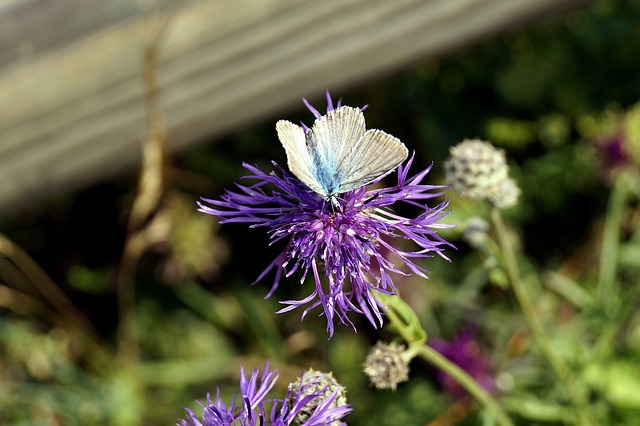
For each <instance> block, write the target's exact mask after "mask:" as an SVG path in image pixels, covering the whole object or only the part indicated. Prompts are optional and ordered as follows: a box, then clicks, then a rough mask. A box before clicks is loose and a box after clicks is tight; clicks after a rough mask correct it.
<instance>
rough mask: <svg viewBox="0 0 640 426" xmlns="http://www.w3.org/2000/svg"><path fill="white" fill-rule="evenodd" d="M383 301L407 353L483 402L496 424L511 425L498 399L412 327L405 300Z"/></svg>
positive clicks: (413, 320)
mask: <svg viewBox="0 0 640 426" xmlns="http://www.w3.org/2000/svg"><path fill="white" fill-rule="evenodd" d="M383 300H384V303H386V305H387V309H386V314H387V318H388V319H389V321H390V323H391V325H392V326H393V327H394V328H395V330H396V331H397V333H398V334H399V335H400V336H401V337H402V339H403V340H404V341H406V342H407V344H408V346H409V347H408V348H407V354H408V355H410V356H411V357H413V356H420V357H422V358H423V359H424V360H426V361H427V362H429V363H430V364H431V365H433V366H434V367H437V368H439V369H440V370H442V371H444V372H445V373H447V374H448V375H449V376H450V377H452V378H453V379H454V380H456V381H457V382H458V383H459V384H460V385H461V386H462V387H463V388H465V389H466V390H467V392H469V394H470V395H471V396H472V397H473V398H475V400H476V401H478V402H479V403H480V404H482V405H483V406H484V407H485V408H486V409H487V411H489V412H490V413H491V414H492V415H493V417H494V418H495V419H496V421H497V422H498V424H499V425H501V426H513V423H512V422H511V419H509V416H508V415H507V414H506V413H505V412H504V410H503V409H502V407H501V406H500V404H498V402H497V401H496V400H495V399H494V398H493V397H492V396H491V395H490V394H489V393H488V392H487V391H486V390H484V388H482V386H480V385H479V384H478V382H476V381H475V380H474V379H473V377H471V376H469V375H468V374H467V373H466V372H465V371H464V370H462V369H461V368H460V367H458V366H457V365H455V364H454V363H452V362H451V361H449V360H448V359H447V358H445V357H444V356H442V355H440V354H439V353H438V352H436V351H435V350H434V349H433V348H431V347H429V346H428V345H427V344H426V343H425V342H426V333H425V332H424V330H422V329H420V330H416V329H415V328H416V327H419V325H418V324H416V323H415V320H417V316H415V313H414V312H413V311H411V312H410V313H409V312H407V311H408V310H409V309H410V307H409V306H408V305H407V304H406V303H404V302H402V301H401V299H399V297H398V296H393V297H387V296H385V297H384V298H383ZM400 310H401V311H403V312H404V314H405V315H404V319H405V320H406V319H407V316H410V317H411V322H409V323H407V322H406V321H405V320H403V317H401V315H399V314H398V312H400ZM407 314H409V315H407Z"/></svg>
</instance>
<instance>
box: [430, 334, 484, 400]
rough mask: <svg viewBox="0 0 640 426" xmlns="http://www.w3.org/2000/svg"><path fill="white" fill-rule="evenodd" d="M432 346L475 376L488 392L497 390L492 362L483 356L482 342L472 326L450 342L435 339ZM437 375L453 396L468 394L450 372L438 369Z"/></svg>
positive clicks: (458, 396)
mask: <svg viewBox="0 0 640 426" xmlns="http://www.w3.org/2000/svg"><path fill="white" fill-rule="evenodd" d="M431 346H432V347H433V348H434V349H435V350H436V351H438V352H440V354H442V355H443V356H444V357H445V358H447V359H448V360H449V361H451V362H453V363H454V364H456V365H457V366H458V367H460V368H461V369H463V370H464V371H465V372H466V373H467V374H469V375H470V376H471V377H473V378H474V379H475V380H476V382H478V384H479V385H480V386H482V387H483V388H484V389H485V390H487V391H488V392H495V391H496V386H495V381H494V380H493V375H492V372H491V367H490V363H489V361H488V360H487V359H486V358H485V357H484V356H483V354H482V349H481V347H480V344H479V343H478V341H477V340H476V338H475V330H474V329H473V328H472V327H467V328H465V329H463V330H462V331H461V332H460V333H459V334H458V335H457V336H456V337H455V339H453V340H452V341H450V342H447V341H445V340H435V341H434V342H432V343H431ZM437 377H438V381H439V382H440V384H441V385H442V387H443V388H444V389H445V390H446V391H447V392H448V393H449V394H450V395H451V396H452V397H454V398H456V399H457V398H461V397H463V396H466V395H467V391H466V390H465V389H464V388H463V387H462V386H461V385H460V384H459V383H458V382H457V381H456V380H454V379H453V378H452V377H451V376H449V375H448V374H446V373H444V372H442V371H438V374H437Z"/></svg>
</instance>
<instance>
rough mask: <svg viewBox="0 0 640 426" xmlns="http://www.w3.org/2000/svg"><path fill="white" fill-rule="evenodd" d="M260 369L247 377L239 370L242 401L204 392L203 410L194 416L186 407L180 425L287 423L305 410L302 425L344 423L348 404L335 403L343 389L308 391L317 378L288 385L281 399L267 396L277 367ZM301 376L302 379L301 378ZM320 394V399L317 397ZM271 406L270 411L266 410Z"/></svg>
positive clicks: (278, 425)
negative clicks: (223, 399) (285, 393)
mask: <svg viewBox="0 0 640 426" xmlns="http://www.w3.org/2000/svg"><path fill="white" fill-rule="evenodd" d="M259 374H260V371H259V370H254V371H253V373H252V374H251V377H250V378H249V379H247V377H246V375H245V373H244V369H241V373H240V395H241V399H242V402H241V403H236V399H237V396H236V395H234V396H233V398H232V400H231V403H230V404H229V406H227V405H226V404H225V403H224V402H223V401H222V400H221V398H220V390H219V389H218V390H217V391H216V398H215V401H213V400H212V399H211V396H210V395H207V402H206V403H205V404H203V403H200V405H202V407H203V409H204V411H203V414H202V417H199V416H197V415H196V414H195V413H194V412H193V411H192V410H191V409H189V408H187V409H186V411H187V417H186V419H181V420H180V421H179V423H178V425H180V426H268V425H269V426H288V425H290V424H292V423H293V422H294V420H296V421H297V420H299V419H300V414H301V413H303V412H304V413H305V420H304V422H299V421H298V422H297V424H299V425H301V426H321V425H332V426H339V425H344V423H343V422H342V421H341V420H342V418H343V417H344V416H345V415H347V414H348V413H349V412H351V407H350V406H349V404H346V403H345V404H342V405H337V404H335V402H336V401H337V399H338V398H339V395H341V393H343V392H344V391H343V388H342V387H341V386H340V387H337V388H336V389H335V390H333V391H332V392H331V393H328V396H326V397H323V395H327V394H325V391H326V388H322V389H320V390H319V391H317V392H309V389H310V388H311V387H312V386H314V385H315V383H316V381H311V382H309V383H307V384H304V385H302V386H301V387H298V388H297V390H293V388H292V386H289V390H288V391H287V395H286V396H285V398H284V399H274V398H269V399H267V395H268V393H269V392H270V391H271V389H272V388H273V386H274V385H275V383H276V381H277V380H278V373H277V371H276V370H272V371H269V364H268V363H267V364H265V367H264V370H263V372H262V377H260V378H259ZM303 378H304V375H303V377H302V378H301V381H302V379H303ZM319 397H322V400H321V401H317V398H319ZM292 401H293V402H292ZM269 406H271V410H269V409H268V408H269Z"/></svg>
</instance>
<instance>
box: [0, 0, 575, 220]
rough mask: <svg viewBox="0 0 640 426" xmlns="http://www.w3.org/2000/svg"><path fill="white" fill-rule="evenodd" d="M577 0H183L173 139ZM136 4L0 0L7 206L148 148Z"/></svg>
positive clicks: (168, 72)
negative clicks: (2, 0)
mask: <svg viewBox="0 0 640 426" xmlns="http://www.w3.org/2000/svg"><path fill="white" fill-rule="evenodd" d="M579 2H580V0H430V1H425V0H393V1H390V0H323V1H302V0H262V1H260V0H245V1H242V0H216V1H210V0H191V1H182V2H176V3H174V4H173V6H174V7H173V12H172V14H173V17H172V22H171V24H170V28H169V30H168V34H167V38H166V42H165V45H164V48H163V51H162V63H161V68H160V70H159V73H160V86H161V87H160V90H161V98H162V108H163V110H164V112H165V114H166V117H167V120H168V127H169V133H170V135H171V136H170V141H169V142H170V148H171V149H174V150H175V149H181V148H184V147H187V146H191V145H193V144H194V143H196V142H198V141H201V140H203V139H204V138H205V137H211V136H215V135H218V134H221V133H223V132H228V131H230V130H232V129H233V128H236V127H238V126H241V125H246V124H247V123H248V122H250V121H252V120H256V119H258V118H260V117H264V116H266V115H272V116H273V115H275V113H276V112H277V111H278V110H281V109H283V108H285V107H287V106H289V105H291V104H293V103H294V102H299V99H300V98H301V97H302V96H311V97H314V96H317V95H318V94H321V93H323V91H324V89H325V88H331V89H333V90H335V89H336V88H340V87H344V86H347V85H353V84H357V83H358V82H361V81H363V80H364V79H371V78H374V77H375V76H376V75H380V74H382V73H388V72H390V71H392V70H394V69H398V68H400V67H406V66H407V65H409V64H412V63H415V62H417V61H419V60H423V59H425V58H428V57H432V56H434V55H438V54H441V53H443V52H445V51H449V50H451V49H455V48H456V47H459V46H461V45H464V44H466V43H470V42H474V41H476V40H478V39H479V38H483V37H487V36H488V35H489V34H491V33H495V32H497V31H501V30H504V29H505V28H508V27H510V26H513V25H516V24H518V23H521V22H523V21H525V20H530V19H532V18H534V17H536V16H539V15H540V14H543V13H549V12H550V11H553V10H556V9H558V8H559V7H565V8H566V7H568V6H571V5H574V4H576V3H579ZM137 4H138V3H137V2H134V1H133V0H110V1H106V0H64V1H63V0H59V1H50V0H9V1H8V2H5V3H2V4H1V5H0V214H1V213H6V212H9V211H11V210H12V209H13V208H15V207H17V206H19V205H21V204H23V203H25V202H31V201H33V200H36V199H39V198H42V197H45V196H49V195H52V194H54V193H59V192H61V191H65V190H69V189H72V188H78V187H80V186H82V185H86V184H88V183H90V182H94V181H96V180H98V179H102V178H105V177H107V176H109V175H112V174H113V173H116V172H117V171H119V170H122V169H123V168H124V167H127V166H132V165H133V164H134V163H136V162H137V161H139V158H140V144H139V141H140V139H141V138H142V137H143V135H144V133H145V128H146V112H145V103H144V93H143V90H144V89H143V84H142V82H141V57H142V55H141V52H142V44H143V42H144V39H145V31H146V30H148V27H149V25H148V24H149V16H148V14H146V15H145V13H143V11H142V10H141V9H139V8H138V6H137Z"/></svg>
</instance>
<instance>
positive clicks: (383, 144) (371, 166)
mask: <svg viewBox="0 0 640 426" xmlns="http://www.w3.org/2000/svg"><path fill="white" fill-rule="evenodd" d="M276 130H277V132H278V139H280V142H281V143H282V146H283V147H284V150H285V152H286V154H287V164H288V166H289V170H290V171H291V173H293V175H294V176H295V177H297V178H298V179H300V180H301V181H302V182H303V183H304V184H305V185H307V186H308V187H309V188H310V189H311V190H313V191H314V192H316V193H318V194H320V195H321V196H323V197H324V198H325V199H327V200H332V201H333V202H335V200H336V196H337V195H338V194H341V193H344V192H348V191H352V190H354V189H357V188H360V187H362V186H364V185H367V184H368V183H371V182H372V181H374V180H376V179H378V178H379V177H381V176H383V175H385V174H387V173H389V172H391V171H392V170H393V169H395V168H396V167H397V166H398V165H399V164H400V163H402V162H403V161H404V160H405V159H406V158H407V156H408V155H409V151H408V150H407V147H406V146H405V145H404V144H403V143H402V142H400V140H399V139H398V138H396V137H394V136H391V135H389V134H387V133H385V132H383V131H382V130H376V129H369V130H365V122H364V114H363V113H362V111H361V110H360V109H359V108H353V107H349V106H341V107H339V108H336V109H334V110H331V111H329V112H328V113H327V114H326V115H324V116H322V117H321V118H320V119H318V120H316V121H315V123H314V124H313V127H312V128H310V129H307V130H306V132H305V130H304V129H303V128H302V127H300V126H298V125H297V124H294V123H292V122H290V121H287V120H280V121H278V122H277V123H276Z"/></svg>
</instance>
